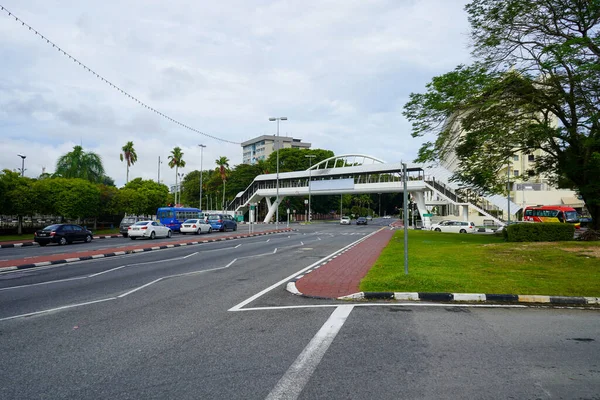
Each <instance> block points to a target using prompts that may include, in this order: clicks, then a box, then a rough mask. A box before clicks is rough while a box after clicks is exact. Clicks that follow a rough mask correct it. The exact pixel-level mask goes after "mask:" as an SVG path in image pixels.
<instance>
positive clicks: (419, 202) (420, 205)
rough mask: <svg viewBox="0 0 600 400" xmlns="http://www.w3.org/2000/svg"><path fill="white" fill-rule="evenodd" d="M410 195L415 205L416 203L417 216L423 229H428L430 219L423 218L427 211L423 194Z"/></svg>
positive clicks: (414, 193)
mask: <svg viewBox="0 0 600 400" xmlns="http://www.w3.org/2000/svg"><path fill="white" fill-rule="evenodd" d="M411 194H412V196H413V199H414V200H415V203H417V208H418V209H419V215H420V216H421V221H423V228H429V227H430V226H431V218H430V217H424V216H423V214H425V213H426V212H427V209H426V208H425V195H424V194H423V192H412V193H411Z"/></svg>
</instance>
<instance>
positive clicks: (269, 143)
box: [242, 135, 311, 164]
mask: <svg viewBox="0 0 600 400" xmlns="http://www.w3.org/2000/svg"><path fill="white" fill-rule="evenodd" d="M277 138H278V137H277V136H275V135H262V136H259V137H256V138H254V139H250V140H247V141H245V142H243V143H242V151H243V154H242V162H243V163H244V164H254V163H255V162H257V161H258V160H266V159H267V158H269V155H270V154H271V153H273V152H274V151H276V150H277V147H276V145H275V141H276V140H277ZM279 142H280V143H281V147H280V148H281V149H290V148H291V149H310V146H311V144H310V143H305V142H303V141H302V139H294V138H293V137H289V136H279Z"/></svg>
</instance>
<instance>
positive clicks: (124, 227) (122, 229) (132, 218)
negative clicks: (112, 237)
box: [119, 216, 142, 237]
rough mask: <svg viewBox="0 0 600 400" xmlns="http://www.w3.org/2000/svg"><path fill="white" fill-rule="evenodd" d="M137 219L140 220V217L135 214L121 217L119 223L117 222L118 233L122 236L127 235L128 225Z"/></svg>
mask: <svg viewBox="0 0 600 400" xmlns="http://www.w3.org/2000/svg"><path fill="white" fill-rule="evenodd" d="M138 221H142V218H140V217H136V216H125V217H123V219H122V220H121V223H120V224H119V233H120V234H121V235H123V237H127V230H128V229H129V227H130V226H131V225H133V224H135V223H136V222H138Z"/></svg>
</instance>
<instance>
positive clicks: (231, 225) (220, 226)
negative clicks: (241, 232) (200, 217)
mask: <svg viewBox="0 0 600 400" xmlns="http://www.w3.org/2000/svg"><path fill="white" fill-rule="evenodd" d="M208 223H209V224H210V226H212V228H213V230H217V231H221V232H225V231H226V230H227V229H231V230H232V231H237V222H235V220H234V219H233V217H232V216H231V215H228V214H210V215H209V216H208Z"/></svg>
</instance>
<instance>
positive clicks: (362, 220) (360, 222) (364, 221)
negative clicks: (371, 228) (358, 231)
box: [356, 217, 367, 225]
mask: <svg viewBox="0 0 600 400" xmlns="http://www.w3.org/2000/svg"><path fill="white" fill-rule="evenodd" d="M366 224H367V219H366V218H365V217H358V219H357V220H356V225H366Z"/></svg>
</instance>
